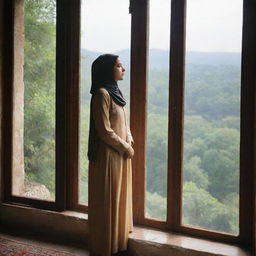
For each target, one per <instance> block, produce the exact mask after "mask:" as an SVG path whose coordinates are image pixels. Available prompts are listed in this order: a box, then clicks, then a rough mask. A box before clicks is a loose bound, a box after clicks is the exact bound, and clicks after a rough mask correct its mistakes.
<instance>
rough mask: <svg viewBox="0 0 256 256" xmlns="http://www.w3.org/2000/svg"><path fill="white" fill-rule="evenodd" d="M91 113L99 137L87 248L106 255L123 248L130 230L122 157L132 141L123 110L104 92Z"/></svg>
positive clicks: (127, 175)
mask: <svg viewBox="0 0 256 256" xmlns="http://www.w3.org/2000/svg"><path fill="white" fill-rule="evenodd" d="M92 113H93V119H94V123H95V127H96V130H97V133H98V135H99V137H100V145H99V151H98V155H97V161H96V162H92V161H90V163H89V219H88V221H89V241H88V242H89V249H90V252H91V255H99V256H110V255H111V253H116V252H118V251H122V250H126V249H127V242H128V235H129V232H130V231H132V225H133V224H132V168H131V160H130V159H127V158H126V157H125V156H124V152H125V151H126V150H127V149H128V147H129V146H130V144H131V143H132V142H133V141H132V136H131V133H130V129H129V126H128V125H127V122H126V117H125V112H124V109H123V107H121V106H119V105H117V104H116V103H115V102H114V101H113V100H112V98H111V97H110V95H109V93H108V92H107V90H105V89H103V88H101V89H99V90H98V91H97V93H96V94H95V96H94V98H93V102H92Z"/></svg>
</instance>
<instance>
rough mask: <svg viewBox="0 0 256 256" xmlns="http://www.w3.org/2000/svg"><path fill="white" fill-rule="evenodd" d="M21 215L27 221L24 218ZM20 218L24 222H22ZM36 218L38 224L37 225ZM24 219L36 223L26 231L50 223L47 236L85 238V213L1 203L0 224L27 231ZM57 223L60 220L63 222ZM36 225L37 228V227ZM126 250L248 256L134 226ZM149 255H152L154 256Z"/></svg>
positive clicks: (220, 245)
mask: <svg viewBox="0 0 256 256" xmlns="http://www.w3.org/2000/svg"><path fill="white" fill-rule="evenodd" d="M25 215H27V216H28V217H27V218H26V216H25ZM17 216H19V218H18V219H16V218H17ZM22 216H23V217H24V218H22ZM39 218H40V222H38V219H39ZM27 219H29V220H30V222H31V221H32V223H33V219H35V220H36V222H35V223H34V224H33V225H31V227H30V228H34V229H38V228H41V227H42V225H43V224H44V223H43V222H46V223H48V222H49V220H50V222H53V223H54V225H55V229H54V230H51V228H52V225H51V224H50V223H49V226H48V227H47V225H46V226H45V231H47V229H49V230H48V232H49V231H54V232H55V233H57V232H59V233H61V235H62V236H67V238H69V237H72V230H74V232H75V233H76V235H78V236H80V237H81V236H83V237H86V234H85V233H87V232H88V229H87V227H86V226H87V220H88V215H87V214H85V213H80V212H75V211H63V212H54V211H48V210H40V209H35V208H30V207H25V206H19V205H14V204H11V203H3V204H1V205H0V222H3V223H6V221H7V223H8V222H11V223H13V222H14V223H13V224H14V225H15V224H18V225H19V226H20V227H22V226H26V227H28V226H27V225H28V223H27ZM61 220H63V222H62V221H61ZM22 222H23V223H22ZM36 225H38V227H37V226H36ZM77 225H78V226H79V227H80V229H79V230H77V229H76V228H75V227H78V226H77ZM68 227H72V229H69V228H68ZM66 232H67V233H66ZM56 235H58V234H56ZM79 240H80V239H79ZM83 241H85V240H83V239H82V240H80V242H83ZM129 250H130V251H131V252H132V253H133V254H134V256H137V255H138V256H140V255H147V252H148V251H149V250H150V255H158V256H161V255H167V254H166V251H168V252H169V251H171V250H173V253H174V254H173V255H176V254H175V251H177V253H181V252H182V251H183V252H184V253H186V254H184V255H209V256H210V255H225V256H226V255H228V256H251V255H252V254H251V253H249V252H248V251H246V250H244V249H242V248H239V247H238V246H235V245H229V244H225V243H217V242H212V241H209V240H205V239H199V238H193V237H189V236H185V235H181V234H173V233H169V232H164V231H159V230H156V229H151V228H146V227H141V226H135V227H134V230H133V232H132V233H131V234H130V236H129ZM153 251H155V254H154V253H153ZM188 253H189V254H188ZM177 255H182V254H177Z"/></svg>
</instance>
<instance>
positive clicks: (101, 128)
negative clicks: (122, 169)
mask: <svg viewBox="0 0 256 256" xmlns="http://www.w3.org/2000/svg"><path fill="white" fill-rule="evenodd" d="M109 109H110V95H109V94H108V93H105V92H104V91H102V90H99V91H98V92H97V93H96V94H95V96H94V99H93V104H92V112H93V119H94V123H95V127H96V130H97V132H98V136H99V137H100V139H102V140H103V141H104V142H105V143H106V144H108V145H109V146H110V147H112V148H114V149H115V150H116V151H118V152H119V153H120V154H123V153H124V152H125V151H126V150H127V149H128V148H129V147H130V145H129V143H127V142H126V141H125V140H123V139H121V138H120V137H119V136H118V135H117V134H116V133H115V132H114V130H113V129H112V128H111V125H110V121H109Z"/></svg>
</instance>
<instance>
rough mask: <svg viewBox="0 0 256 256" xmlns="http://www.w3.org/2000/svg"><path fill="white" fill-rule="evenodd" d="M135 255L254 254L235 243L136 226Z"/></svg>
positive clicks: (131, 248) (132, 248) (132, 247)
mask: <svg viewBox="0 0 256 256" xmlns="http://www.w3.org/2000/svg"><path fill="white" fill-rule="evenodd" d="M129 251H130V252H131V254H132V255H133V256H149V255H150V256H252V254H251V253H250V252H248V251H246V250H244V249H242V248H239V247H238V246H235V245H229V244H224V243H218V242H212V241H209V240H205V239H199V238H193V237H188V236H184V235H180V234H172V233H167V232H163V231H159V230H154V229H149V228H143V227H135V228H134V231H133V233H131V235H130V238H129Z"/></svg>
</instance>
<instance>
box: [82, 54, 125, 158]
mask: <svg viewBox="0 0 256 256" xmlns="http://www.w3.org/2000/svg"><path fill="white" fill-rule="evenodd" d="M117 58H118V56H117V55H113V54H103V55H100V56H99V57H98V58H97V59H96V60H95V61H94V62H93V63H92V85H91V90H90V93H91V94H92V98H91V111H90V129H89V141H88V153H87V156H88V159H89V160H90V161H94V162H95V161H96V157H97V152H98V148H99V141H100V139H99V136H98V134H97V130H96V128H95V124H94V121H93V117H92V100H93V97H94V95H95V94H96V92H97V91H98V90H99V89H100V88H104V89H106V90H107V91H108V93H109V95H110V96H111V98H112V99H113V101H114V102H115V103H116V104H118V105H120V106H122V107H123V106H124V105H125V104H126V101H125V99H124V97H123V95H122V93H121V91H120V89H119V88H118V84H117V82H116V81H115V80H114V77H113V71H114V66H115V64H116V60H117Z"/></svg>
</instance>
